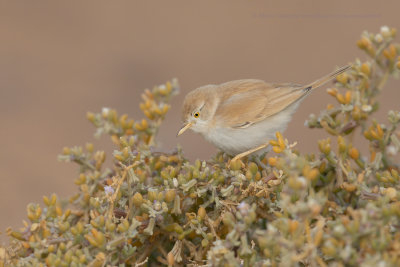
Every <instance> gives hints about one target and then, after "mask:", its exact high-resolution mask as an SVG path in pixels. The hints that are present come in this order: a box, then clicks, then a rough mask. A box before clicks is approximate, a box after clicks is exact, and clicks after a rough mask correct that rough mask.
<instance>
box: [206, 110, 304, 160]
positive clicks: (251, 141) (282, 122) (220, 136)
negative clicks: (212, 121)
mask: <svg viewBox="0 0 400 267" xmlns="http://www.w3.org/2000/svg"><path fill="white" fill-rule="evenodd" d="M298 105H299V102H297V103H295V104H294V105H291V106H290V107H288V108H286V109H285V110H283V111H281V112H279V113H278V114H276V115H274V116H271V117H268V118H266V119H265V120H263V121H261V122H259V123H256V124H253V125H251V126H249V127H247V128H244V129H241V128H236V129H235V128H225V127H218V126H216V127H214V128H213V129H210V130H209V131H208V132H207V133H204V134H203V136H204V138H205V139H206V140H208V141H209V142H211V143H212V144H214V145H215V146H216V147H218V148H219V149H221V150H222V151H224V152H226V153H228V154H230V155H237V154H239V153H241V152H245V151H248V150H250V149H252V148H255V147H258V146H260V145H262V144H265V143H268V142H269V140H271V139H275V132H277V131H280V132H283V131H284V130H285V129H286V127H287V124H288V123H289V121H290V119H291V117H292V114H293V112H294V111H295V110H296V108H297V107H298Z"/></svg>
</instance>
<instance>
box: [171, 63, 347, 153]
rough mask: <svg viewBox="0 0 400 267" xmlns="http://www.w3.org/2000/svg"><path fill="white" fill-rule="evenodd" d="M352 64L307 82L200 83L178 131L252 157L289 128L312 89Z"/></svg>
mask: <svg viewBox="0 0 400 267" xmlns="http://www.w3.org/2000/svg"><path fill="white" fill-rule="evenodd" d="M349 68H350V66H344V67H342V68H340V69H338V70H337V71H335V72H333V73H331V74H328V75H326V76H324V77H322V78H320V79H318V80H316V81H314V82H312V83H310V84H308V85H299V84H293V83H267V82H264V81H262V80H255V79H245V80H236V81H230V82H226V83H223V84H220V85H214V84H212V85H206V86H202V87H199V88H197V89H195V90H193V91H191V92H190V93H188V94H187V95H186V97H185V100H184V103H183V110H182V120H183V122H184V126H183V127H182V128H181V129H180V131H179V132H178V135H181V134H182V133H183V132H184V131H186V130H187V129H189V128H190V129H191V130H193V131H195V132H197V133H200V134H201V135H203V136H204V138H205V139H206V140H207V141H209V142H211V143H212V144H213V145H215V146H216V147H217V148H219V149H220V150H222V151H224V152H226V153H228V154H230V155H238V154H239V157H242V156H245V155H248V154H250V153H253V152H255V151H258V150H260V149H262V148H265V147H266V146H267V145H266V144H267V143H268V141H269V140H271V139H273V138H274V136H275V132H277V131H280V132H283V131H284V130H285V129H286V126H287V124H288V123H289V121H290V119H291V118H292V115H293V113H294V112H295V111H296V109H297V107H298V106H299V104H300V102H301V101H302V100H303V99H304V98H305V97H306V96H307V95H308V94H309V93H310V92H311V91H312V90H313V89H315V88H317V87H320V86H321V85H323V84H325V83H326V82H328V81H330V80H332V79H334V78H335V77H336V76H338V75H339V74H341V73H343V72H345V71H346V70H347V69H349ZM236 158H237V157H236Z"/></svg>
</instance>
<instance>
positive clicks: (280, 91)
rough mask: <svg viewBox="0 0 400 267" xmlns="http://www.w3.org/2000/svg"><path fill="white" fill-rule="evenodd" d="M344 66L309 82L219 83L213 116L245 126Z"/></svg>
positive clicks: (229, 124) (228, 124) (299, 96)
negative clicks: (219, 96)
mask: <svg viewBox="0 0 400 267" xmlns="http://www.w3.org/2000/svg"><path fill="white" fill-rule="evenodd" d="M350 67H351V66H350V65H347V66H344V67H341V68H339V69H337V70H336V71H334V72H332V73H329V74H328V75H325V76H323V77H322V78H320V79H318V80H316V81H314V82H312V83H310V84H308V85H298V84H292V83H281V84H271V83H266V82H264V81H261V80H237V81H231V82H227V83H223V84H221V85H219V86H218V90H220V91H219V92H220V93H219V94H220V95H222V97H221V101H220V104H219V106H218V108H217V110H216V113H215V114H216V116H215V117H217V118H218V119H219V121H220V122H222V123H224V124H225V126H226V127H234V128H246V127H248V126H250V125H252V124H254V123H257V122H259V121H262V120H264V119H265V118H268V117H270V116H272V115H274V114H277V113H278V112H280V111H282V110H284V109H285V108H287V107H288V106H290V105H291V104H293V103H295V102H297V101H298V100H300V99H302V98H303V97H305V96H306V95H307V94H308V93H309V92H311V90H313V89H315V88H318V87H320V86H321V85H323V84H325V83H327V82H328V81H330V80H332V79H334V78H335V77H336V76H338V75H339V74H342V73H343V72H345V71H346V70H348V69H349V68H350Z"/></svg>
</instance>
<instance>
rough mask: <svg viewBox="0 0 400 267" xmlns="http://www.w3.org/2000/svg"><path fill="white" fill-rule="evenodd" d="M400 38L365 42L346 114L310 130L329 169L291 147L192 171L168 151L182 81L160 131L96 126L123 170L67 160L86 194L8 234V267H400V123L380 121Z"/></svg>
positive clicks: (75, 155) (334, 109) (340, 103)
mask: <svg viewBox="0 0 400 267" xmlns="http://www.w3.org/2000/svg"><path fill="white" fill-rule="evenodd" d="M394 35H395V29H390V28H388V27H382V29H381V32H380V33H378V34H371V33H367V32H365V33H363V35H362V37H361V39H360V40H359V41H358V42H357V45H358V46H359V48H361V49H362V50H364V51H365V52H366V54H367V55H368V56H369V59H368V60H366V61H364V62H362V61H360V60H356V61H355V62H353V63H352V69H351V70H350V71H349V72H347V73H344V74H342V75H340V76H339V77H338V78H337V80H336V81H335V87H334V88H331V89H329V90H328V93H329V94H330V95H332V96H333V97H334V98H335V99H336V101H337V104H336V105H328V107H327V108H326V110H323V111H322V112H321V113H320V115H319V116H315V115H311V116H310V118H309V120H308V121H307V123H306V125H307V126H308V127H310V128H321V129H323V130H324V131H326V133H327V134H329V137H327V138H326V139H323V140H319V141H318V147H319V150H320V153H319V154H317V155H315V154H307V155H306V154H301V153H299V152H298V151H295V150H294V148H293V147H294V144H291V143H290V142H289V141H288V140H286V139H285V138H284V137H283V136H282V135H281V134H280V133H277V138H276V140H271V141H270V144H271V146H273V147H274V149H273V150H274V151H275V152H276V155H275V156H273V155H272V154H268V155H265V156H262V157H260V158H259V159H258V160H254V158H251V157H250V158H245V159H242V160H239V161H235V162H231V161H230V158H229V157H228V156H226V155H225V154H223V153H218V154H216V155H215V157H213V158H212V159H210V160H209V161H200V160H196V161H195V162H194V163H193V164H191V163H190V162H188V161H187V160H185V158H184V157H183V155H182V151H181V150H180V149H179V148H178V149H176V150H175V151H173V152H171V153H162V152H159V151H157V150H156V142H155V135H156V133H157V130H158V128H159V126H160V124H161V122H162V120H163V119H164V117H165V114H166V113H167V111H168V109H169V107H170V106H169V105H168V101H169V99H170V97H171V96H173V95H174V94H176V93H177V92H178V84H177V82H176V81H175V80H174V81H172V82H167V83H166V84H165V85H162V86H157V87H154V89H153V90H151V91H150V90H145V92H144V93H143V95H142V98H143V102H142V103H141V104H140V108H141V109H142V111H143V112H144V114H145V116H146V117H147V119H143V120H141V121H136V122H135V121H134V120H132V119H129V118H128V116H127V115H122V116H119V115H118V114H117V112H116V111H115V110H112V109H106V108H105V109H103V110H102V112H101V113H99V114H94V113H88V114H87V117H88V119H89V121H90V122H92V123H93V125H94V126H95V127H96V129H97V131H96V135H101V134H108V135H110V136H111V140H112V142H113V143H114V144H115V146H116V150H115V151H114V153H113V155H112V156H111V158H112V162H113V167H112V168H106V167H104V166H103V165H104V161H105V159H106V154H105V152H104V151H101V150H95V148H94V147H93V145H92V144H86V146H85V147H73V148H64V150H63V152H62V155H60V156H59V158H60V160H63V161H71V162H75V163H77V164H78V166H79V172H80V175H79V176H78V178H76V179H75V184H76V185H77V186H78V188H79V191H78V193H77V194H76V195H74V196H72V197H71V198H70V199H69V201H62V200H59V199H58V198H57V196H56V195H52V196H50V197H46V196H45V197H43V202H44V206H40V205H38V204H29V205H28V208H27V212H28V219H29V222H28V223H25V225H24V228H23V229H22V230H21V231H17V230H12V229H11V228H9V229H8V230H7V233H8V235H9V236H10V237H11V243H10V244H9V245H8V246H7V247H3V248H0V266H4V265H5V264H7V265H18V266H25V265H26V266H28V265H35V266H40V265H41V266H44V265H48V266H86V265H88V266H116V265H121V264H122V265H128V266H129V265H130V266H159V265H168V266H199V265H207V266H220V265H221V266H278V265H279V266H356V265H360V264H363V265H364V266H400V232H399V231H398V229H399V227H400V220H399V219H400V194H399V190H400V184H399V179H400V177H399V163H398V162H396V154H397V153H398V151H399V149H400V141H399V132H398V131H397V127H398V125H399V122H400V113H399V112H398V111H390V112H389V114H388V121H389V122H388V123H387V124H386V125H385V124H382V123H379V122H377V121H376V120H373V119H371V116H372V114H373V113H374V112H375V111H376V110H377V109H378V101H377V96H378V95H379V93H380V91H381V90H382V89H383V88H384V85H385V83H386V81H387V79H388V78H389V77H391V76H393V75H397V74H398V72H399V71H398V68H400V58H399V57H398V55H399V54H400V46H399V44H394V43H393V38H394ZM357 129H360V130H361V135H360V136H359V134H358V131H357ZM356 138H357V139H361V138H362V139H365V142H367V143H368V153H366V154H364V155H362V154H361V152H360V150H359V149H358V148H357V147H356V146H355V145H354V143H353V140H354V139H356ZM256 162H258V163H256Z"/></svg>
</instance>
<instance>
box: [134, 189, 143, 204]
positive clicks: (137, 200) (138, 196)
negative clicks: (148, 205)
mask: <svg viewBox="0 0 400 267" xmlns="http://www.w3.org/2000/svg"><path fill="white" fill-rule="evenodd" d="M132 203H133V205H135V206H137V207H138V206H140V205H141V204H142V203H143V196H142V194H140V193H139V192H136V193H135V194H134V195H133V197H132Z"/></svg>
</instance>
